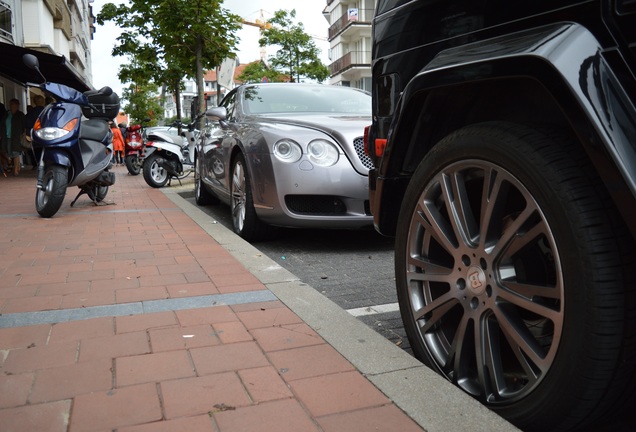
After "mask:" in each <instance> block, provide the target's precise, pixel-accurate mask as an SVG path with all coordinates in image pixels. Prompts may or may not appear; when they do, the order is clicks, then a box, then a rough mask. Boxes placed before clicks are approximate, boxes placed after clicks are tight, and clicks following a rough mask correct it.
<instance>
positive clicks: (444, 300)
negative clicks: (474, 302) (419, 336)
mask: <svg viewBox="0 0 636 432" xmlns="http://www.w3.org/2000/svg"><path fill="white" fill-rule="evenodd" d="M456 304H457V299H456V298H455V296H453V295H452V293H450V292H448V293H446V294H444V295H442V296H439V297H437V298H436V299H434V300H432V301H429V302H427V304H426V305H425V306H424V307H422V308H420V309H418V310H415V311H413V317H414V318H415V319H416V320H421V319H425V321H426V322H425V323H424V325H423V326H421V329H422V331H423V332H427V331H429V330H430V329H431V328H432V327H433V326H435V325H436V324H437V323H439V322H440V320H442V319H443V318H444V316H445V315H446V314H447V313H448V311H450V310H451V309H452V308H453V307H454V306H455V305H456ZM427 315H429V316H427Z"/></svg>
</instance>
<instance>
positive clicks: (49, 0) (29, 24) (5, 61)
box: [0, 0, 95, 111]
mask: <svg viewBox="0 0 636 432" xmlns="http://www.w3.org/2000/svg"><path fill="white" fill-rule="evenodd" d="M91 3H92V0H0V58H1V59H2V61H0V102H2V103H3V104H4V105H5V106H7V105H8V102H9V100H10V99H13V98H16V99H18V100H19V101H20V102H21V110H22V111H26V107H27V105H28V104H29V103H30V94H29V91H30V92H37V91H39V90H28V89H27V88H26V86H25V84H26V83H27V82H40V81H41V78H40V77H39V75H38V74H37V73H36V72H35V71H32V70H30V69H28V68H27V67H26V66H24V64H23V62H22V56H23V55H24V54H27V53H30V54H34V55H35V56H36V57H38V59H39V62H40V69H41V70H42V72H43V73H44V75H45V76H46V78H47V80H48V81H54V82H59V83H63V84H66V85H68V86H70V87H73V88H75V89H77V90H80V91H85V90H89V89H91V88H92V85H91V84H90V83H91V81H92V71H91V50H90V41H91V39H92V35H93V33H94V31H95V28H94V26H93V22H94V19H95V18H94V16H93V12H92V8H91Z"/></svg>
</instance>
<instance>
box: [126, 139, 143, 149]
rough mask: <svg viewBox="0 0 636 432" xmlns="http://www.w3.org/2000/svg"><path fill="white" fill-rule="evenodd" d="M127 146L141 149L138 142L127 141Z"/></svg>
mask: <svg viewBox="0 0 636 432" xmlns="http://www.w3.org/2000/svg"><path fill="white" fill-rule="evenodd" d="M128 145H129V146H130V147H132V148H134V149H136V148H139V147H141V143H140V142H139V141H128Z"/></svg>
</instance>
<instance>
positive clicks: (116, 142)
mask: <svg viewBox="0 0 636 432" xmlns="http://www.w3.org/2000/svg"><path fill="white" fill-rule="evenodd" d="M110 129H111V130H112V131H113V150H114V151H115V165H123V164H124V136H123V135H122V134H121V131H120V130H119V127H117V125H116V124H115V122H110Z"/></svg>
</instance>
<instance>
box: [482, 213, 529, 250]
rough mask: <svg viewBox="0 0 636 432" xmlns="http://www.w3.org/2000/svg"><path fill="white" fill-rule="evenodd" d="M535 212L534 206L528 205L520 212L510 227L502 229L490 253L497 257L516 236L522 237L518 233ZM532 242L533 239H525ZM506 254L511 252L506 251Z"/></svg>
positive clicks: (520, 233)
mask: <svg viewBox="0 0 636 432" xmlns="http://www.w3.org/2000/svg"><path fill="white" fill-rule="evenodd" d="M536 210H537V209H536V207H535V206H533V205H530V204H528V205H527V206H526V208H525V209H524V210H523V212H521V214H519V216H518V217H517V218H516V219H515V220H514V221H513V222H512V223H511V224H510V225H508V226H507V227H505V228H504V229H503V231H502V233H501V236H500V237H499V240H497V243H496V245H495V246H494V248H493V249H492V251H491V253H492V254H493V255H494V256H498V255H500V254H501V253H503V251H504V250H505V249H506V247H507V246H508V245H509V244H510V243H511V242H512V241H513V240H515V239H517V238H519V237H517V236H519V235H523V233H522V232H520V231H521V228H522V227H523V225H524V224H525V223H526V222H528V220H529V219H530V218H531V217H532V216H533V215H534V214H535V212H536ZM532 240H534V237H532V238H530V236H529V237H527V238H526V241H527V242H529V241H532ZM519 248H521V245H520V246H519ZM506 253H508V254H512V252H511V251H506Z"/></svg>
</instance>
